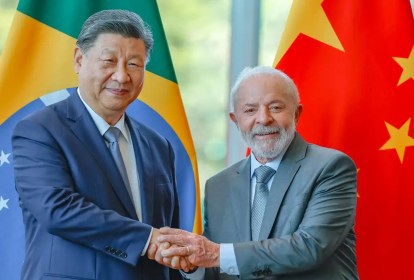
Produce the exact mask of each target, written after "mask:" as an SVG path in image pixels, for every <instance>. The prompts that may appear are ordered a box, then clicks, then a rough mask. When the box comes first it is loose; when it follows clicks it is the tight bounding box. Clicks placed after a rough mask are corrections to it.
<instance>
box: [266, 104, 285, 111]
mask: <svg viewBox="0 0 414 280" xmlns="http://www.w3.org/2000/svg"><path fill="white" fill-rule="evenodd" d="M283 108H284V106H283V105H282V104H272V105H270V106H269V110H270V112H274V113H277V112H280V111H282V110H283Z"/></svg>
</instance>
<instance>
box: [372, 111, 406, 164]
mask: <svg viewBox="0 0 414 280" xmlns="http://www.w3.org/2000/svg"><path fill="white" fill-rule="evenodd" d="M410 122H411V118H410V119H408V120H407V121H406V122H405V123H404V124H403V125H402V126H401V127H400V128H399V129H398V128H396V127H394V126H392V125H390V124H388V123H387V122H385V125H386V127H387V130H388V133H389V134H390V137H391V138H390V139H389V140H388V141H387V143H385V144H384V145H383V146H382V147H381V148H380V150H390V149H395V150H396V151H397V154H398V157H399V158H400V161H401V163H403V160H404V154H405V148H406V147H409V146H414V138H412V137H410V136H409V135H408V130H409V128H410Z"/></svg>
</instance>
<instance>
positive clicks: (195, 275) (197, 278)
mask: <svg viewBox="0 0 414 280" xmlns="http://www.w3.org/2000/svg"><path fill="white" fill-rule="evenodd" d="M205 272H206V270H205V268H204V267H199V268H197V269H196V270H195V271H194V272H192V273H185V271H183V270H180V273H181V275H182V276H183V277H184V278H185V279H187V280H203V279H204V274H205Z"/></svg>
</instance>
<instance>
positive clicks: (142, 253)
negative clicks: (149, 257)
mask: <svg viewBox="0 0 414 280" xmlns="http://www.w3.org/2000/svg"><path fill="white" fill-rule="evenodd" d="M153 230H154V228H151V232H150V234H149V236H148V240H147V243H145V247H144V249H142V252H141V256H144V255H145V254H146V253H147V249H148V246H149V242H150V240H151V237H152V231H153Z"/></svg>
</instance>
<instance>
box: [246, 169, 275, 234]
mask: <svg viewBox="0 0 414 280" xmlns="http://www.w3.org/2000/svg"><path fill="white" fill-rule="evenodd" d="M254 172H255V174H256V191H255V194H254V200H253V207H252V213H251V231H252V240H254V241H256V240H259V233H260V228H261V226H262V221H263V215H264V211H265V208H266V202H267V197H268V196H269V188H268V187H267V182H269V180H270V178H272V176H273V174H275V172H276V171H275V170H274V169H272V168H271V167H269V166H265V165H262V166H260V167H258V168H256V169H255V171H254Z"/></svg>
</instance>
